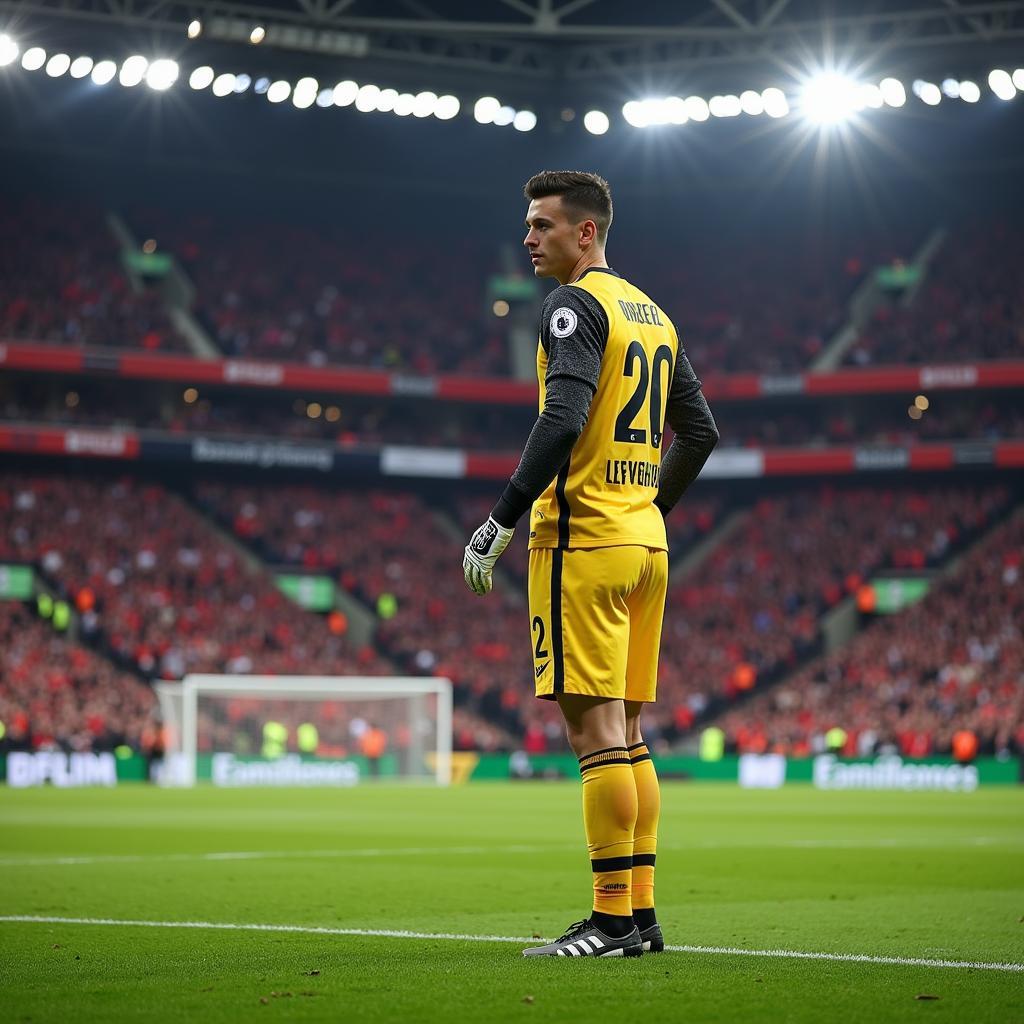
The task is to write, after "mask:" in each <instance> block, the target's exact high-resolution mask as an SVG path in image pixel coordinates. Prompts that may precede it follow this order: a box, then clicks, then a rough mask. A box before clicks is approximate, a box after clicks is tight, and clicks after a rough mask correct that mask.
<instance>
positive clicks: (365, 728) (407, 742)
mask: <svg viewBox="0 0 1024 1024" xmlns="http://www.w3.org/2000/svg"><path fill="white" fill-rule="evenodd" d="M155 688H156V693H157V697H158V699H159V702H160V711H161V717H162V719H163V723H164V734H165V737H166V740H165V743H166V751H165V759H164V768H163V771H162V773H161V781H162V782H163V783H164V784H165V785H183V786H194V785H195V784H196V782H197V781H200V780H203V779H210V780H211V781H213V782H214V783H215V784H219V785H331V784H333V785H346V784H348V785H351V784H352V783H354V782H356V781H359V780H360V779H362V778H364V777H365V776H366V775H367V774H370V775H374V776H376V775H378V774H380V775H382V776H386V777H392V778H411V779H417V778H418V779H433V780H434V781H436V782H437V784H438V785H441V786H445V785H448V783H449V782H450V780H451V763H452V684H451V681H450V680H448V679H441V678H435V677H405V676H403V677H395V676H247V675H211V674H196V675H188V676H185V678H184V679H182V680H181V681H180V682H163V681H161V682H157V683H156V684H155ZM371 741H372V742H371ZM200 765H202V770H200Z"/></svg>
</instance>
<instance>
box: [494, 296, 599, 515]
mask: <svg viewBox="0 0 1024 1024" xmlns="http://www.w3.org/2000/svg"><path fill="white" fill-rule="evenodd" d="M540 343H541V345H543V346H544V350H545V351H546V352H547V356H548V365H547V372H546V374H545V377H544V396H545V397H544V410H543V412H541V414H540V416H539V417H538V419H537V422H536V423H535V424H534V426H533V430H531V431H530V436H529V438H528V439H527V441H526V446H525V447H524V448H523V455H522V458H521V459H520V461H519V465H518V466H517V467H516V470H515V472H514V473H513V474H512V477H511V479H510V480H509V483H508V486H507V487H506V488H505V492H504V494H502V496H501V498H500V499H499V500H498V504H497V505H495V506H494V510H493V511H492V512H491V515H492V517H493V518H494V521H495V522H496V523H498V524H499V525H501V526H506V527H512V526H514V525H515V523H516V522H517V521H518V520H519V518H520V517H521V516H522V515H523V513H524V512H526V510H527V509H528V508H529V507H530V505H532V504H533V502H534V501H536V500H537V498H538V497H540V495H541V493H542V492H543V491H544V489H545V488H546V487H547V486H548V484H550V483H551V481H552V480H553V479H554V478H555V477H556V476H557V475H558V471H559V470H560V469H561V468H562V466H563V465H564V464H565V461H566V459H568V458H569V454H570V453H571V452H572V448H573V445H574V444H575V443H576V441H577V439H578V438H579V436H580V434H582V433H583V428H584V427H585V426H586V425H587V417H588V416H589V414H590V403H591V402H592V401H593V400H594V394H595V393H596V391H597V382H598V379H599V378H600V376H601V360H602V359H603V357H604V350H605V345H606V344H607V343H608V316H607V314H606V313H605V311H604V308H603V307H602V306H601V304H600V303H599V302H598V301H597V299H595V298H594V297H593V296H592V295H591V294H590V293H589V292H586V291H584V290H583V289H582V288H573V287H571V286H568V285H562V286H561V287H559V288H556V289H555V290H554V291H553V292H552V293H551V294H550V295H549V296H548V297H547V299H546V300H545V302H544V308H543V310H542V312H541V331H540Z"/></svg>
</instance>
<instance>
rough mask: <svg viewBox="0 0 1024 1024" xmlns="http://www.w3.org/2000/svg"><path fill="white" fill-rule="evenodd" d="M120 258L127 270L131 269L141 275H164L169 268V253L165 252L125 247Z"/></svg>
mask: <svg viewBox="0 0 1024 1024" xmlns="http://www.w3.org/2000/svg"><path fill="white" fill-rule="evenodd" d="M122 258H123V259H124V264H125V266H126V267H127V268H128V269H129V270H133V271H135V273H137V274H141V275H142V276H143V277H166V276H167V274H168V273H169V272H170V269H171V255H170V253H166V252H143V251H142V250H141V249H125V250H124V252H123V253H122Z"/></svg>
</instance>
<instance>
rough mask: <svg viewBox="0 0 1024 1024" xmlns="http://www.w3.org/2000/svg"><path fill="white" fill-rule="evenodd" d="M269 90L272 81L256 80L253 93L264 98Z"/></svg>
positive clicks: (265, 79) (266, 79) (267, 79)
mask: <svg viewBox="0 0 1024 1024" xmlns="http://www.w3.org/2000/svg"><path fill="white" fill-rule="evenodd" d="M269 88H270V79H269V78H262V77H261V78H257V79H256V84H255V85H253V87H252V91H253V92H254V93H256V95H257V96H263V95H264V94H265V93H266V91H267V90H268V89H269Z"/></svg>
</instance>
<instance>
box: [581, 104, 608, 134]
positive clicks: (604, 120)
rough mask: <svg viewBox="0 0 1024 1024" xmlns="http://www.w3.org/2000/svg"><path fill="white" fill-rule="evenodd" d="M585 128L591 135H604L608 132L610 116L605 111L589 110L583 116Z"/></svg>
mask: <svg viewBox="0 0 1024 1024" xmlns="http://www.w3.org/2000/svg"><path fill="white" fill-rule="evenodd" d="M583 127H584V128H586V129H587V131H588V132H590V134H591V135H604V133H605V132H606V131H608V115H607V114H606V113H605V112H604V111H603V110H588V111H587V112H586V113H585V114H584V115H583Z"/></svg>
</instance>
